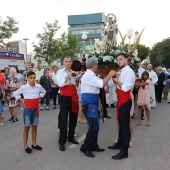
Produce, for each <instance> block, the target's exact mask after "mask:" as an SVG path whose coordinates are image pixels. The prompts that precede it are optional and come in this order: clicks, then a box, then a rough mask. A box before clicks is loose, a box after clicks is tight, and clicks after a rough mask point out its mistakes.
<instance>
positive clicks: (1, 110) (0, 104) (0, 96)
mask: <svg viewBox="0 0 170 170" xmlns="http://www.w3.org/2000/svg"><path fill="white" fill-rule="evenodd" d="M2 99H3V93H2V86H1V85H0V126H3V125H4V124H3V122H2V120H3V117H2V113H3V111H4V110H3V106H2Z"/></svg>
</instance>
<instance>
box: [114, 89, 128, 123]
mask: <svg viewBox="0 0 170 170" xmlns="http://www.w3.org/2000/svg"><path fill="white" fill-rule="evenodd" d="M117 98H118V104H117V109H116V120H117V121H119V117H120V116H119V110H120V108H121V106H122V105H123V104H124V103H126V102H127V101H128V100H130V99H131V96H130V90H129V91H127V92H124V91H122V90H121V89H118V88H117ZM129 115H130V113H129Z"/></svg>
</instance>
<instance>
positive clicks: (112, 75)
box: [109, 70, 117, 77]
mask: <svg viewBox="0 0 170 170" xmlns="http://www.w3.org/2000/svg"><path fill="white" fill-rule="evenodd" d="M109 76H110V77H117V72H116V71H115V70H111V71H110V72H109Z"/></svg>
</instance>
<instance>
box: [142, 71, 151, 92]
mask: <svg viewBox="0 0 170 170" xmlns="http://www.w3.org/2000/svg"><path fill="white" fill-rule="evenodd" d="M144 75H147V76H148V78H149V73H148V72H147V71H144V72H143V73H142V76H141V82H145V81H146V80H144V78H143V76H144ZM142 88H143V89H145V86H143V87H142Z"/></svg>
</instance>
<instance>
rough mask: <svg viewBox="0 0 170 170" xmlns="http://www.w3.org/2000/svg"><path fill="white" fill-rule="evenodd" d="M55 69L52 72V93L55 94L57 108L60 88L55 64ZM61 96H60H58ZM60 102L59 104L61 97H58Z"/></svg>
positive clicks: (54, 107) (54, 99) (54, 104)
mask: <svg viewBox="0 0 170 170" xmlns="http://www.w3.org/2000/svg"><path fill="white" fill-rule="evenodd" d="M52 69H53V72H52V74H51V88H52V92H53V93H52V94H53V109H56V99H57V96H58V90H59V87H58V82H57V70H58V68H57V66H56V65H54V66H53V67H52ZM58 97H59V96H58ZM58 104H59V98H58Z"/></svg>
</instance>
